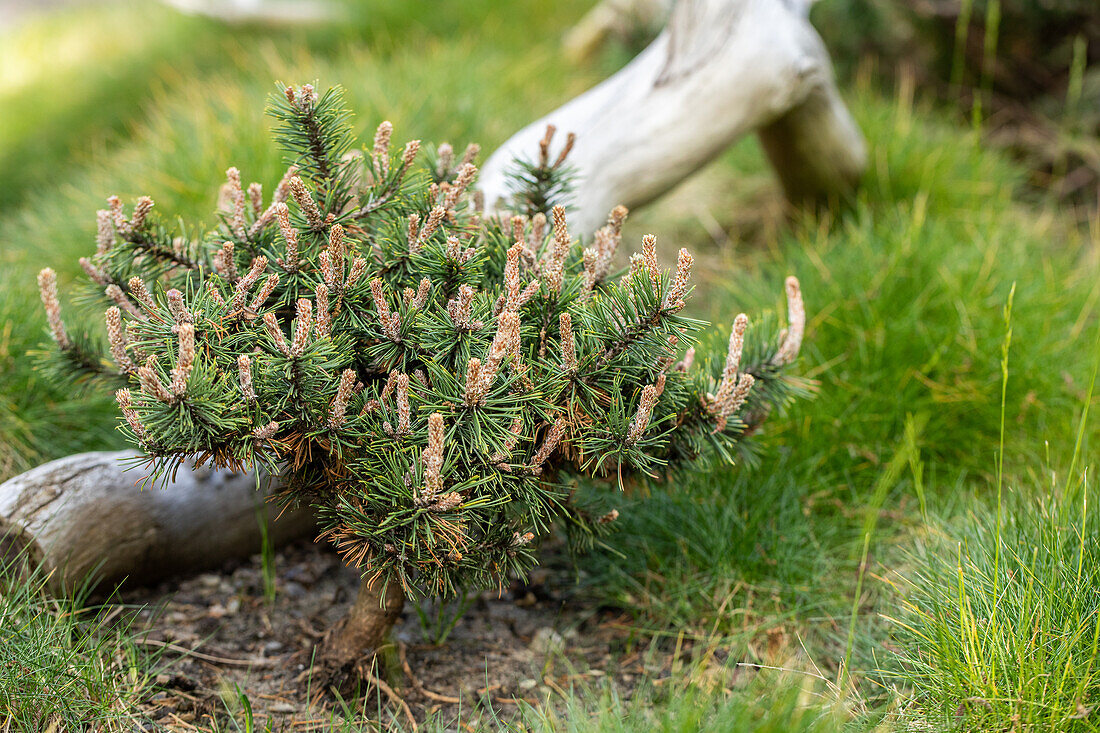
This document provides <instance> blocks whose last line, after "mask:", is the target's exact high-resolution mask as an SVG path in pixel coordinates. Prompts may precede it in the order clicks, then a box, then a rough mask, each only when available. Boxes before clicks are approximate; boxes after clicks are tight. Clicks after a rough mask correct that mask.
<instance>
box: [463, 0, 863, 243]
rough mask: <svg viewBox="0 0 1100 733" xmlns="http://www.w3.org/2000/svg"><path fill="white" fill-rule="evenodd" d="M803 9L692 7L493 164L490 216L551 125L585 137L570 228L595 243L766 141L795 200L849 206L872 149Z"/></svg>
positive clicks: (578, 150) (749, 4)
mask: <svg viewBox="0 0 1100 733" xmlns="http://www.w3.org/2000/svg"><path fill="white" fill-rule="evenodd" d="M809 5H810V3H809V2H797V1H796V0H787V1H786V2H784V0H681V2H679V3H678V4H677V5H676V7H674V8H673V11H672V16H671V18H670V20H669V25H668V27H667V28H666V29H665V30H664V31H663V32H662V33H661V34H660V35H659V36H658V37H657V38H656V39H655V40H654V41H653V43H652V44H650V45H649V47H647V48H646V49H645V50H644V51H642V53H641V54H639V55H638V56H637V57H636V58H635V59H634V60H633V61H631V62H630V63H629V64H627V66H625V67H624V68H623V69H622V70H620V71H619V72H618V73H617V74H615V75H614V76H612V77H611V78H609V79H607V80H606V81H604V82H603V83H601V84H599V85H598V86H596V87H593V88H592V89H590V90H589V91H587V92H585V93H584V94H582V95H580V96H579V97H577V98H575V99H573V100H571V101H569V102H567V103H566V104H564V105H563V106H561V107H560V108H558V109H556V110H554V111H553V112H551V113H550V114H548V115H546V116H545V117H543V118H542V119H540V120H538V121H536V122H533V123H532V124H530V125H528V126H527V127H525V128H524V129H522V130H520V131H519V132H518V133H516V134H515V135H513V136H512V137H511V138H510V139H509V140H508V141H507V142H505V143H504V145H502V146H501V147H500V149H498V150H497V151H496V152H495V153H493V155H492V156H491V157H490V158H489V160H488V161H486V164H485V165H484V166H483V168H482V170H481V174H480V184H479V185H480V187H481V190H482V192H483V193H484V194H485V200H486V204H487V206H488V207H489V209H490V210H496V209H500V208H502V207H503V205H504V203H505V202H506V201H507V198H508V196H509V195H510V192H509V189H508V180H507V176H506V171H507V169H508V167H509V166H510V164H511V162H512V161H513V160H514V159H515V158H516V157H530V156H532V154H533V153H534V151H536V150H537V149H538V140H539V139H540V138H541V137H542V135H543V133H544V131H545V129H546V125H547V124H553V125H555V126H556V127H557V129H558V130H559V131H561V133H565V132H575V133H576V134H577V142H576V145H575V147H574V149H573V153H572V155H570V158H569V160H570V162H571V163H572V164H573V165H574V166H575V167H576V168H577V169H578V174H579V175H578V179H577V182H576V187H575V191H574V195H573V201H572V204H573V206H574V210H573V212H571V214H570V224H571V228H572V227H574V226H575V227H576V230H577V231H578V232H580V233H590V232H592V231H594V230H595V229H596V228H598V227H599V226H600V225H601V224H602V223H603V221H604V219H605V218H606V216H607V212H608V211H610V209H611V208H612V207H614V206H615V205H617V204H624V205H626V206H627V207H630V208H633V207H636V206H640V205H642V204H645V203H647V202H649V201H652V200H653V199H655V198H656V197H658V196H660V195H661V194H662V193H664V192H665V191H667V190H668V189H670V188H672V187H673V186H675V185H676V184H677V183H679V182H680V181H682V180H683V179H684V178H686V177H687V176H689V175H690V174H691V173H693V172H695V171H696V170H698V169H699V168H700V167H702V166H703V165H705V164H706V163H708V162H709V161H711V160H713V159H714V158H715V157H716V156H717V155H718V154H719V153H720V152H721V151H722V150H724V149H725V148H726V147H728V146H729V145H730V144H731V143H732V142H734V141H735V140H737V139H738V138H739V137H741V136H742V135H745V134H748V133H750V132H753V131H757V132H759V133H760V134H761V138H762V140H763V142H764V146H765V150H766V151H767V153H768V156H769V158H770V160H771V161H772V164H773V166H774V167H775V168H776V171H777V173H778V175H779V178H780V181H781V182H782V183H783V186H784V189H785V191H786V192H787V193H788V195H789V196H790V197H791V198H792V199H795V200H804V199H814V200H820V199H829V198H833V197H837V196H841V195H843V194H844V193H846V192H847V191H849V190H850V189H851V188H852V187H853V186H854V185H855V184H856V183H857V181H858V179H859V177H860V175H861V174H862V172H863V169H864V167H865V165H866V147H865V144H864V141H863V137H862V135H861V134H860V131H859V129H858V127H857V126H856V124H855V122H854V121H853V120H852V118H851V115H850V114H849V113H848V111H847V109H846V108H845V107H844V104H843V101H842V100H841V98H840V95H839V93H838V92H837V89H836V84H835V81H834V79H833V71H832V66H831V64H830V62H829V57H828V54H827V53H826V51H825V48H824V45H823V44H822V42H821V39H820V37H819V36H818V35H817V33H816V31H814V29H813V27H812V26H811V25H810V23H809V20H808V19H807V17H806V13H807V12H808V9H809Z"/></svg>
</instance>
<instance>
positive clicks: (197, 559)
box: [0, 451, 314, 591]
mask: <svg viewBox="0 0 1100 733" xmlns="http://www.w3.org/2000/svg"><path fill="white" fill-rule="evenodd" d="M137 456H138V454H137V453H135V452H133V451H118V452H105V453H81V454H78V455H74V456H68V457H66V458H60V459H58V460H56V461H51V462H50V463H47V464H45V465H42V466H39V467H37V468H34V469H32V470H30V471H27V472H26V473H23V474H21V475H19V476H16V477H15V478H13V479H10V480H9V481H6V482H5V483H3V484H0V559H2V560H4V561H11V560H13V559H14V558H22V559H23V560H25V561H26V562H27V563H28V565H29V566H31V567H37V568H40V569H41V570H42V572H44V573H48V574H49V586H50V588H51V589H52V590H54V591H61V590H66V589H68V590H71V589H72V588H74V587H77V586H79V585H80V584H81V583H83V582H85V581H86V580H88V579H89V578H92V579H93V580H94V582H95V583H97V584H114V583H118V582H120V581H122V580H123V579H128V580H129V581H133V582H143V583H148V582H154V581H157V580H160V579H162V578H166V577H169V576H171V575H175V574H179V573H194V572H198V571H200V570H206V569H209V568H214V567H218V566H220V565H222V564H224V563H225V562H226V560H229V559H232V558H244V557H248V556H249V555H252V554H254V553H257V552H259V551H260V550H261V548H262V540H261V534H262V533H261V527H260V522H261V518H262V521H264V522H266V523H267V526H268V539H269V541H270V542H271V543H272V544H283V543H286V542H289V541H291V540H293V539H297V538H299V537H303V536H305V535H308V534H310V533H311V532H313V530H314V522H313V517H312V515H311V514H310V513H309V512H307V511H288V512H285V513H284V514H283V515H282V516H281V517H278V519H276V516H277V514H278V512H277V507H275V506H274V505H273V504H272V503H270V502H268V501H267V498H268V493H269V491H270V488H271V487H269V486H267V485H266V483H267V482H258V481H257V479H256V476H255V475H254V474H249V473H237V472H233V471H213V470H211V469H209V468H198V469H188V468H186V467H181V468H180V470H179V471H178V472H177V474H176V478H175V480H174V481H169V482H165V483H163V484H158V485H156V486H149V487H146V488H142V478H143V476H144V474H143V472H142V470H141V468H140V466H138V467H135V468H133V469H132V470H125V469H126V468H127V467H128V466H129V465H131V463H132V462H133V459H135V458H136V457H137ZM258 489H259V490H258Z"/></svg>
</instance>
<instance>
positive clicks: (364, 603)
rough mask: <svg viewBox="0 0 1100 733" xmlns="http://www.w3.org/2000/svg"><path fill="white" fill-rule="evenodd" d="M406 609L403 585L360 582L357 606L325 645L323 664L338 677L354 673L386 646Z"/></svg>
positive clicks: (331, 633)
mask: <svg viewBox="0 0 1100 733" xmlns="http://www.w3.org/2000/svg"><path fill="white" fill-rule="evenodd" d="M404 606H405V592H404V590H403V589H402V588H401V584H400V583H396V582H393V583H386V584H385V585H384V586H383V581H382V580H376V581H374V583H373V584H372V583H371V582H369V581H367V580H363V581H362V582H360V584H359V593H358V595H357V596H356V599H355V604H354V605H352V607H351V609H350V610H349V611H348V614H347V616H345V617H344V618H343V619H342V620H341V621H340V622H339V623H338V624H337V625H336V627H335V628H334V629H333V630H332V631H331V632H329V634H328V635H327V636H326V637H325V639H324V641H323V642H322V644H321V650H320V654H319V655H318V657H319V658H320V660H321V662H322V664H323V665H324V666H325V667H327V669H328V671H329V672H330V673H331V674H333V675H335V676H337V677H339V676H344V675H348V674H349V673H352V672H354V670H355V668H356V667H357V666H358V665H359V664H360V663H361V662H364V661H368V660H370V658H371V657H372V656H373V655H374V653H375V652H376V651H377V650H378V648H379V647H381V646H382V644H383V643H385V641H386V637H387V636H389V633H390V630H391V629H392V628H393V625H394V624H395V623H396V622H397V619H398V618H399V617H400V616H401V609H402V608H404Z"/></svg>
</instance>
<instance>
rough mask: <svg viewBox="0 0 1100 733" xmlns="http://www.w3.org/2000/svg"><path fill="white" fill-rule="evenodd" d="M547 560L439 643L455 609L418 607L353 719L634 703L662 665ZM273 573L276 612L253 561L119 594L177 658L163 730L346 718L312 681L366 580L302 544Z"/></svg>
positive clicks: (282, 726)
mask: <svg viewBox="0 0 1100 733" xmlns="http://www.w3.org/2000/svg"><path fill="white" fill-rule="evenodd" d="M547 555H548V556H547V557H546V559H547V560H548V564H546V565H544V566H542V567H541V568H538V569H537V570H536V571H535V572H534V573H533V575H532V577H531V579H530V582H528V583H520V582H515V583H512V584H511V585H509V586H507V587H505V588H503V589H501V591H500V592H499V593H498V592H497V591H495V590H494V591H487V592H482V593H480V594H477V595H474V596H471V597H470V598H469V599H467V604H468V605H467V607H466V610H465V612H464V613H462V615H461V616H460V617H459V618H458V620H457V621H456V622H455V623H454V625H453V628H450V630H449V633H448V634H447V636H446V640H445V641H444V642H443V643H441V644H436V643H433V642H432V639H437V638H439V636H440V633H441V632H442V631H445V630H447V629H448V627H449V624H448V623H447V621H448V619H449V618H451V617H453V615H454V612H455V610H456V606H455V604H453V603H452V604H448V605H447V606H445V607H444V608H443V614H442V618H443V623H442V624H437V623H436V619H437V612H438V611H439V607H438V605H437V604H435V603H432V602H428V603H424V604H422V605H421V610H422V611H423V614H424V616H425V617H427V619H428V621H427V622H425V621H424V620H422V618H421V615H420V614H418V612H417V608H416V604H413V603H407V604H406V608H405V611H404V614H403V616H402V619H401V621H400V622H399V624H398V626H397V627H396V629H395V632H394V634H393V643H392V644H391V646H390V648H388V649H386V650H385V651H384V655H383V658H384V662H383V663H382V664H381V666H380V668H379V671H377V676H378V677H379V678H380V679H382V681H383V682H384V683H386V684H385V686H384V687H388V688H389V689H388V690H386V689H384V688H383V686H373V687H372V688H369V689H365V694H364V695H362V697H361V699H359V700H357V701H349V702H348V704H349V705H350V706H351V711H352V712H353V713H354V715H355V716H356V717H355V719H356V720H357V721H359V720H360V718H359V716H362V722H366V721H370V720H373V721H376V722H378V723H381V724H382V725H383V726H390V725H395V724H396V725H398V726H403V727H407V728H411V724H410V722H409V719H410V717H411V718H415V719H416V720H417V721H418V722H423V721H424V720H426V719H428V718H439V719H441V720H443V721H453V720H457V719H459V718H461V719H462V720H463V721H467V722H469V721H470V720H473V721H477V720H478V719H479V718H488V719H493V717H492V716H495V718H496V719H498V720H508V719H510V718H514V717H515V716H516V715H517V712H518V710H519V708H520V705H521V704H522V702H524V701H525V702H528V703H531V704H533V705H544V704H547V703H550V704H553V703H554V701H560V700H561V699H562V696H563V694H564V692H563V691H565V690H568V689H569V688H570V687H572V686H575V685H578V684H583V683H585V682H589V683H591V682H596V683H599V682H602V681H604V680H605V679H610V681H611V682H612V683H613V684H614V685H615V686H616V687H617V688H618V691H619V693H620V695H622V696H624V697H627V698H629V696H630V694H631V692H632V690H633V689H634V688H635V686H636V685H637V682H638V681H640V680H641V679H642V678H643V677H647V678H650V679H652V678H659V677H660V676H661V675H662V674H663V672H662V669H663V668H665V664H663V663H657V664H656V665H655V664H654V660H653V656H652V653H645V650H649V651H650V652H652V648H651V647H649V646H645V647H644V648H637V644H638V638H637V633H636V631H633V633H632V630H631V629H630V628H629V627H628V624H627V621H628V619H626V618H625V617H623V616H622V615H621V614H620V613H617V612H613V611H609V610H604V609H598V608H593V607H592V606H591V605H588V606H587V607H586V606H585V605H584V603H583V602H582V601H583V599H581V598H579V597H578V596H577V595H576V590H575V589H576V587H577V586H576V581H575V575H574V571H573V570H572V567H571V565H570V564H569V563H568V559H567V558H566V557H565V556H564V554H563V553H562V552H561V551H560V550H558V551H556V552H555V551H554V550H553V548H550V552H549V553H547ZM273 565H274V568H275V578H276V579H275V586H276V593H275V599H274V602H273V603H269V602H268V601H267V599H266V598H265V593H264V585H265V584H264V571H263V563H262V561H261V558H260V556H258V555H257V556H255V557H253V558H252V559H251V560H250V561H249V562H246V563H243V564H237V565H236V566H227V567H226V568H224V569H223V571H222V572H219V573H209V574H203V575H198V576H195V577H192V578H187V579H183V580H180V581H176V582H172V583H162V584H161V585H160V586H157V587H154V588H146V589H139V590H133V591H125V592H124V593H123V594H122V601H123V602H124V603H126V604H132V605H137V606H144V607H145V608H144V609H143V610H142V611H141V612H140V613H139V614H138V628H139V629H142V630H143V632H144V633H143V636H142V639H143V641H142V644H143V645H145V646H148V647H150V648H151V649H152V650H160V651H161V652H163V654H164V659H165V660H166V661H168V660H170V663H169V665H168V668H167V669H166V671H165V673H164V674H162V675H161V676H160V677H159V679H158V683H159V686H160V688H161V689H160V691H158V692H157V693H156V694H155V695H154V696H153V697H152V698H151V699H149V700H148V701H147V702H146V704H145V709H146V712H147V714H148V715H149V716H150V718H152V719H153V720H155V721H156V723H157V724H158V725H161V726H165V727H168V728H172V729H179V730H194V729H200V730H207V729H210V728H211V727H213V726H214V725H215V723H217V724H220V726H221V728H222V729H224V728H225V724H226V722H227V720H228V719H229V718H230V716H231V715H236V716H237V718H238V719H243V716H242V715H241V713H240V711H241V710H242V708H243V703H242V701H241V697H240V696H241V694H242V693H243V695H245V696H247V698H248V703H249V704H250V706H251V708H252V711H253V714H254V716H255V722H256V729H261V730H262V729H263V726H264V725H267V724H270V725H271V729H272V730H273V731H279V730H287V731H289V730H310V729H323V728H326V727H328V726H330V725H331V724H332V720H333V718H332V716H333V714H334V712H339V711H340V710H341V706H340V703H339V701H338V700H337V699H336V698H334V696H333V695H332V694H331V692H330V691H327V690H323V689H318V688H317V686H316V684H314V683H313V682H312V679H311V651H312V649H313V646H314V644H315V642H316V641H317V640H318V639H319V638H320V636H321V634H322V633H323V632H324V630H325V629H326V628H328V627H329V626H331V625H332V624H333V623H335V622H336V621H337V620H338V619H339V618H340V617H341V616H342V615H343V613H344V612H345V610H346V609H347V608H348V607H349V606H350V604H351V602H352V600H353V599H354V598H355V592H356V588H357V583H358V574H357V573H356V572H355V571H353V570H350V569H348V568H346V567H344V566H343V564H342V562H341V561H340V558H339V557H338V556H336V555H335V554H334V553H332V552H330V551H328V550H327V548H323V547H318V546H316V545H312V544H305V543H303V544H297V545H293V546H290V547H288V548H286V549H284V550H283V551H282V552H280V553H279V554H278V555H277V556H276V558H275V562H274V564H273ZM190 650H194V651H195V653H189V652H190ZM405 705H407V706H408V708H407V710H406V709H405V707H404V706H405ZM231 711H235V712H231ZM337 719H339V718H337ZM475 725H476V723H475ZM230 729H232V728H230Z"/></svg>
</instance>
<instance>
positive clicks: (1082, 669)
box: [897, 485, 1100, 731]
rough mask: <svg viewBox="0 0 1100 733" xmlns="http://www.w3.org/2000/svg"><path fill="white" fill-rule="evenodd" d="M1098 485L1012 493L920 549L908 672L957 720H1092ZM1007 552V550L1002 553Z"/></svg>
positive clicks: (971, 726)
mask: <svg viewBox="0 0 1100 733" xmlns="http://www.w3.org/2000/svg"><path fill="white" fill-rule="evenodd" d="M1088 488H1089V487H1087V486H1085V485H1082V486H1081V487H1080V489H1079V490H1078V491H1076V492H1059V491H1057V490H1055V489H1053V488H1052V489H1051V493H1050V495H1048V496H1045V497H1041V498H1038V499H1031V500H1028V499H1026V498H1024V497H1021V496H1013V497H1011V499H1010V500H1009V501H1008V506H1009V511H1007V512H1006V513H1005V516H1004V517H1003V518H1002V526H1001V536H1000V539H999V540H998V538H997V536H996V535H997V521H996V517H995V514H994V513H993V512H988V513H980V514H975V515H973V516H971V518H970V520H969V521H968V522H967V523H966V524H965V525H963V526H962V527H960V528H959V529H958V530H957V531H956V532H951V533H948V534H947V536H944V537H942V538H940V539H939V540H938V541H937V542H934V543H931V544H929V545H927V546H925V547H924V548H922V550H921V551H920V553H919V554H918V556H917V557H916V566H917V570H915V571H914V572H913V574H912V576H911V578H910V580H911V582H912V586H913V592H912V595H911V597H910V598H909V599H908V602H907V604H906V608H907V611H908V613H907V614H906V615H905V616H904V617H902V618H900V619H897V623H898V629H899V632H898V638H899V640H900V641H901V642H902V651H901V652H900V658H899V661H900V663H901V667H900V672H899V673H900V675H901V679H902V680H903V681H904V683H906V684H908V685H909V686H911V687H912V690H913V701H914V702H915V703H916V706H917V708H918V709H919V710H920V711H921V712H922V714H924V715H926V716H929V717H931V718H932V719H933V720H934V722H936V723H938V724H940V725H943V726H945V727H949V728H952V729H955V728H957V729H960V730H1019V729H1024V730H1068V731H1073V730H1095V728H1096V726H1095V723H1094V722H1091V721H1090V718H1091V717H1092V715H1091V714H1092V711H1093V708H1094V707H1095V706H1096V702H1097V699H1098V696H1100V669H1098V668H1097V664H1096V653H1097V641H1098V638H1100V637H1098V634H1100V614H1098V610H1100V562H1098V561H1100V527H1098V523H1097V517H1095V516H1090V515H1095V510H1092V509H1090V508H1089V507H1088V493H1089V490H1088ZM998 555H999V557H998Z"/></svg>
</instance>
